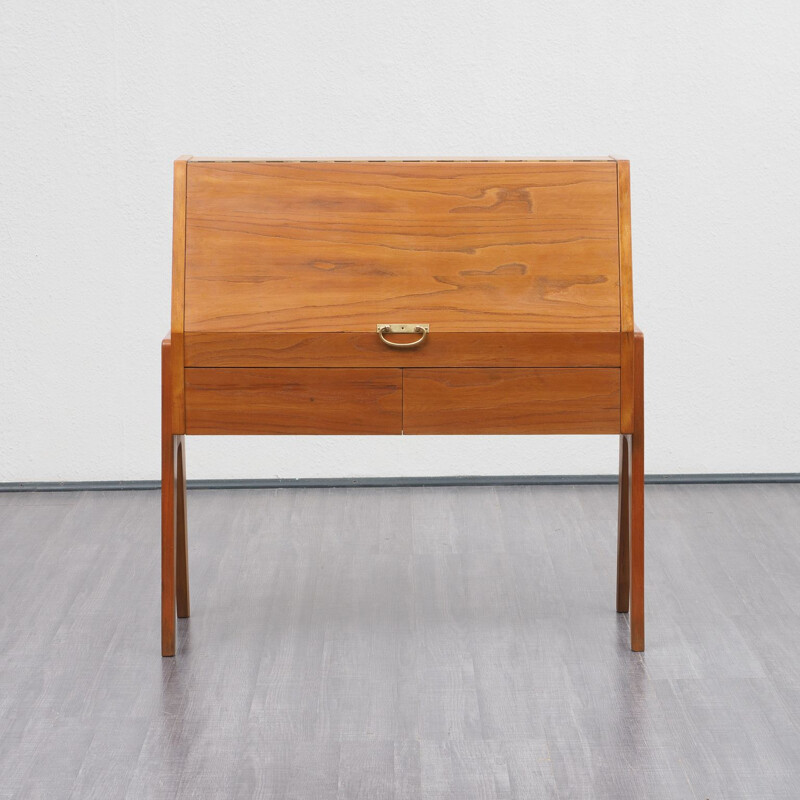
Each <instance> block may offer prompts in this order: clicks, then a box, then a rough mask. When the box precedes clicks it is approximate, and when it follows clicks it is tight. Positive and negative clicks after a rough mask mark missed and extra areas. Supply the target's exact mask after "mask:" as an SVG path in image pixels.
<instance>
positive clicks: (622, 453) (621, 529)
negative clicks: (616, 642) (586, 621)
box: [617, 434, 631, 614]
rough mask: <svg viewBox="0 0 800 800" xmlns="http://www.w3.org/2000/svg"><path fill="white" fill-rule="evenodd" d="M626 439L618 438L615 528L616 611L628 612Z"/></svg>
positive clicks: (628, 488) (628, 468)
mask: <svg viewBox="0 0 800 800" xmlns="http://www.w3.org/2000/svg"><path fill="white" fill-rule="evenodd" d="M628 450H629V444H628V437H627V436H626V435H624V434H623V435H622V436H620V437H619V523H618V526H617V611H619V612H620V613H621V614H624V613H626V612H627V611H628V600H629V598H630V593H631V559H630V553H631V551H630V542H631V527H630V511H631V495H630V462H629V458H628Z"/></svg>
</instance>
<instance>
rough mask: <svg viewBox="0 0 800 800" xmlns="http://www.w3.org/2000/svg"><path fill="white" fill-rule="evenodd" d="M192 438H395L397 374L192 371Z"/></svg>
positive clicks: (399, 400)
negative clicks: (242, 435) (274, 435)
mask: <svg viewBox="0 0 800 800" xmlns="http://www.w3.org/2000/svg"><path fill="white" fill-rule="evenodd" d="M184 374H185V380H186V433H188V434H198V433H199V434H233V435H235V434H282V433H287V434H348V433H351V434H393V433H394V434H397V433H400V432H401V431H402V425H403V393H402V385H403V384H402V371H401V370H399V369H388V368H387V369H367V368H364V369H360V368H359V369H355V368H354V369H344V368H330V369H328V368H310V367H290V368H249V367H230V368H228V367H224V368H223V367H214V368H199V367H192V368H188V369H186V370H185V371H184Z"/></svg>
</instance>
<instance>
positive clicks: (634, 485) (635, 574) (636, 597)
mask: <svg viewBox="0 0 800 800" xmlns="http://www.w3.org/2000/svg"><path fill="white" fill-rule="evenodd" d="M634 345H635V350H634V356H635V358H634V369H635V384H634V403H633V433H632V434H631V436H630V438H629V441H630V496H631V499H630V529H631V531H630V537H631V538H630V560H631V611H630V620H631V650H635V651H637V652H639V651H642V650H644V335H643V334H642V332H641V331H640V330H636V332H635V334H634Z"/></svg>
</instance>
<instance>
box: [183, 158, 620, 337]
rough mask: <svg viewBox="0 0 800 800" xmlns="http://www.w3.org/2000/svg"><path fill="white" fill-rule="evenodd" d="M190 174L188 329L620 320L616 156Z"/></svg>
mask: <svg viewBox="0 0 800 800" xmlns="http://www.w3.org/2000/svg"><path fill="white" fill-rule="evenodd" d="M187 181H188V184H187V186H188V199H187V239H186V319H185V330H186V331H187V332H189V331H191V332H198V331H218V332H250V333H251V332H268V331H273V332H285V331H287V332H309V333H312V332H343V331H374V329H375V325H376V323H377V322H382V321H386V322H403V321H418V322H427V323H429V324H430V325H431V327H432V328H434V329H436V330H438V331H450V332H476V331H486V332H495V331H561V330H565V331H619V329H620V319H619V263H618V224H617V176H616V165H615V164H614V163H613V162H555V163H542V162H516V163H502V162H500V163H490V162H460V163H446V162H414V163H409V162H396V163H385V162H384V163H371V162H361V163H357V162H349V163H324V162H312V163H298V162H295V163H255V162H248V163H240V162H215V163H195V162H191V163H189V165H188V172H187Z"/></svg>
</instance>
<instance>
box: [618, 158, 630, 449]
mask: <svg viewBox="0 0 800 800" xmlns="http://www.w3.org/2000/svg"><path fill="white" fill-rule="evenodd" d="M617 215H618V219H619V270H620V282H619V290H620V330H621V332H622V333H621V336H620V368H621V371H622V374H621V377H622V396H621V404H622V407H621V412H620V418H621V423H622V431H623V432H624V433H632V432H633V402H634V400H633V395H634V385H633V384H634V366H633V360H634V341H633V329H634V323H633V255H632V249H631V175H630V162H628V161H626V160H624V159H620V160H617Z"/></svg>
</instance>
